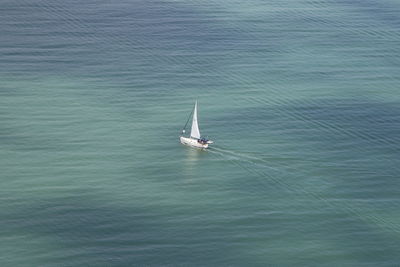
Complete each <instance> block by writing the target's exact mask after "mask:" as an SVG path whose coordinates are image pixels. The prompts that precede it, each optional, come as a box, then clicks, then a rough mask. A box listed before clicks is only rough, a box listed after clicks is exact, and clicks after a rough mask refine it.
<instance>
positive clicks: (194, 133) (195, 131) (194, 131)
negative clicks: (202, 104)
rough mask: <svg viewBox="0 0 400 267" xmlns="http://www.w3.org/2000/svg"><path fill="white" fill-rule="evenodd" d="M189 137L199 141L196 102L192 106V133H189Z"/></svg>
mask: <svg viewBox="0 0 400 267" xmlns="http://www.w3.org/2000/svg"><path fill="white" fill-rule="evenodd" d="M190 137H193V138H197V139H200V130H199V124H198V123H197V101H196V104H195V105H194V111H193V120H192V131H191V132H190Z"/></svg>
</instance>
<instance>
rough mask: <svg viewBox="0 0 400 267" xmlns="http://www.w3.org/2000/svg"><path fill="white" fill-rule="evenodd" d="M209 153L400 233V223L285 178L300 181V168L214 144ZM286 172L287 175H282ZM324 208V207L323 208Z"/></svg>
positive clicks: (286, 188) (286, 187)
mask: <svg viewBox="0 0 400 267" xmlns="http://www.w3.org/2000/svg"><path fill="white" fill-rule="evenodd" d="M208 152H209V153H211V154H213V155H215V156H221V157H224V158H226V159H228V160H230V161H231V163H232V164H235V165H236V166H238V167H240V168H242V169H244V170H245V171H247V172H249V173H251V174H254V175H255V176H256V177H259V178H268V181H266V180H265V179H261V180H259V182H260V183H262V184H263V185H264V186H266V182H273V183H274V184H276V185H277V186H279V187H281V188H284V189H285V190H290V191H292V192H294V193H298V194H302V195H306V196H308V197H310V198H312V199H315V200H317V201H319V202H321V203H324V204H325V205H327V206H329V207H331V208H334V209H336V210H340V211H343V212H345V213H347V214H351V215H353V216H355V217H357V218H359V219H361V220H362V221H365V222H366V223H368V224H373V225H376V226H378V227H379V228H380V229H383V230H385V231H390V232H395V233H399V234H400V225H399V224H397V223H394V222H392V221H391V220H387V219H384V218H382V217H381V216H378V215H374V214H372V212H366V211H365V208H359V207H355V206H354V205H351V204H350V203H349V202H341V203H339V202H337V201H334V200H333V199H329V198H326V197H324V196H323V195H321V194H318V193H315V192H312V191H310V190H307V188H306V187H305V186H304V185H302V184H295V183H293V182H288V181H287V180H288V179H283V178H282V177H290V180H291V181H298V180H299V179H294V178H296V177H300V175H297V174H299V173H300V171H299V170H295V169H292V171H290V170H288V168H287V166H285V165H283V164H282V165H281V167H279V166H278V167H273V166H270V163H269V162H268V161H267V160H265V159H262V158H260V157H257V156H253V155H249V154H246V153H243V152H240V151H234V150H229V149H225V148H222V147H219V146H213V147H212V149H209V150H208ZM282 174H285V176H282ZM321 209H322V208H321Z"/></svg>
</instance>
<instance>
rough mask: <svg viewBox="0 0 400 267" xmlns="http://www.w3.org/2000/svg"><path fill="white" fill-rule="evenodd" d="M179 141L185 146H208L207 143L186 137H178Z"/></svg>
mask: <svg viewBox="0 0 400 267" xmlns="http://www.w3.org/2000/svg"><path fill="white" fill-rule="evenodd" d="M180 140H181V143H182V144H184V145H187V146H192V147H197V148H208V144H201V143H199V142H198V141H197V139H193V138H188V137H183V136H181V137H180Z"/></svg>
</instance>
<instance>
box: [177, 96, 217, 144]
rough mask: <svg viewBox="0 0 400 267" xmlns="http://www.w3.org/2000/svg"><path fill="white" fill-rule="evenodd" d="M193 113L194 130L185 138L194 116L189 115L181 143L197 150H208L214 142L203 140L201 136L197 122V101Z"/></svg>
mask: <svg viewBox="0 0 400 267" xmlns="http://www.w3.org/2000/svg"><path fill="white" fill-rule="evenodd" d="M192 113H193V118H192V129H191V131H190V136H189V137H185V136H183V135H184V134H185V128H186V125H187V124H188V122H189V120H190V115H192V114H190V115H189V119H188V120H187V122H186V124H185V126H184V127H183V130H182V135H181V136H180V140H181V143H182V144H184V145H187V146H192V147H196V148H208V145H209V144H212V143H213V141H211V140H208V139H205V138H202V137H201V135H200V130H199V123H198V121H197V101H196V103H195V104H194V109H193V111H192Z"/></svg>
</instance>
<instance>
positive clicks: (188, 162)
mask: <svg viewBox="0 0 400 267" xmlns="http://www.w3.org/2000/svg"><path fill="white" fill-rule="evenodd" d="M206 154H207V151H206V150H205V149H198V148H192V147H185V159H184V174H185V175H187V176H188V177H191V176H193V175H194V174H195V172H196V170H197V166H201V164H202V163H201V162H202V158H203V157H204V156H205V155H206Z"/></svg>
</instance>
